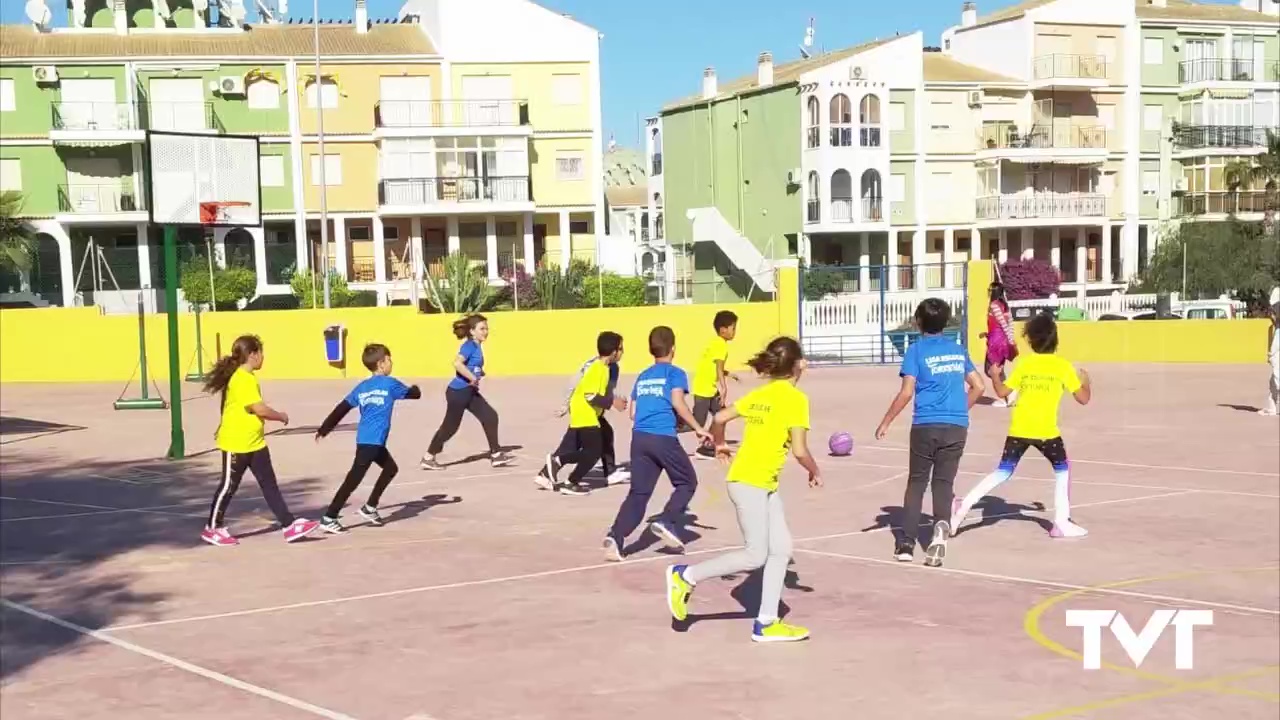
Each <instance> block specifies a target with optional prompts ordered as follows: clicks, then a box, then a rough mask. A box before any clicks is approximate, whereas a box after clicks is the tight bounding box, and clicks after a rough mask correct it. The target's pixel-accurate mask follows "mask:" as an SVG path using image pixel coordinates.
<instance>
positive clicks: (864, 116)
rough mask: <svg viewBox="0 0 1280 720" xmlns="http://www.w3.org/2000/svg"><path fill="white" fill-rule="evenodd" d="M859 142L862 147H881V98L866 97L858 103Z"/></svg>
mask: <svg viewBox="0 0 1280 720" xmlns="http://www.w3.org/2000/svg"><path fill="white" fill-rule="evenodd" d="M858 123H859V124H860V125H862V127H861V129H860V130H859V133H858V141H859V143H860V144H861V145H862V147H880V98H878V97H876V96H875V95H864V96H863V97H862V102H860V103H858Z"/></svg>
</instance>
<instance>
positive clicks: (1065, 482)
mask: <svg viewBox="0 0 1280 720" xmlns="http://www.w3.org/2000/svg"><path fill="white" fill-rule="evenodd" d="M1023 335H1024V336H1025V337H1026V338H1027V343H1028V344H1029V345H1031V350H1032V351H1033V352H1032V354H1031V355H1024V356H1022V357H1020V358H1019V359H1018V360H1017V362H1016V363H1014V366H1013V372H1011V373H1009V379H1008V380H1005V379H1004V378H1003V374H1004V373H1003V370H1002V369H1001V368H999V367H995V366H993V367H992V368H991V382H992V385H993V386H994V387H995V392H996V394H997V395H998V396H1000V397H1001V398H1007V397H1009V395H1011V394H1013V393H1015V392H1016V393H1018V403H1017V404H1016V405H1014V406H1013V411H1012V413H1011V414H1010V416H1009V436H1008V437H1006V438H1005V441H1004V453H1003V454H1002V455H1001V457H1000V464H999V465H998V466H997V467H996V471H995V472H993V473H991V474H990V475H988V476H987V477H986V478H984V479H983V480H982V482H980V483H978V485H977V487H975V488H974V489H972V490H970V491H969V494H968V495H966V496H965V497H964V500H956V505H955V508H953V511H952V513H951V518H952V525H951V528H952V530H951V533H952V534H953V535H954V534H955V533H956V531H957V530H958V529H959V527H960V523H961V522H963V521H964V516H965V515H967V514H968V513H969V510H971V509H972V508H973V506H974V505H975V504H977V502H978V501H979V500H981V499H982V498H983V497H984V496H986V495H988V494H989V493H990V492H991V491H992V490H995V489H996V487H997V486H999V485H1000V484H1001V483H1003V482H1005V481H1006V480H1008V479H1009V478H1011V477H1013V472H1014V470H1016V469H1017V467H1018V461H1020V460H1021V459H1022V456H1023V454H1024V453H1026V451H1027V448H1035V449H1036V450H1039V451H1040V454H1041V455H1043V456H1044V458H1045V459H1046V460H1048V461H1049V463H1050V464H1051V465H1053V477H1054V491H1053V529H1052V530H1050V532H1049V534H1050V536H1052V537H1055V538H1078V537H1084V536H1086V535H1088V534H1089V533H1088V531H1087V530H1085V529H1084V528H1082V527H1080V526H1079V525H1076V524H1075V523H1074V522H1072V521H1071V466H1070V463H1069V462H1068V461H1067V448H1066V445H1064V444H1063V442H1062V432H1061V431H1060V430H1059V429H1058V405H1059V404H1060V402H1061V400H1062V394H1063V392H1064V391H1066V392H1069V393H1071V396H1072V397H1074V398H1075V400H1076V402H1078V403H1080V404H1081V405H1087V404H1089V400H1090V398H1092V397H1093V390H1092V387H1091V384H1090V381H1089V374H1088V373H1086V372H1085V371H1084V369H1083V368H1081V369H1080V370H1078V371H1077V370H1076V368H1075V367H1074V366H1072V364H1071V363H1070V362H1068V361H1066V360H1064V359H1062V358H1060V357H1058V356H1057V355H1055V354H1054V353H1055V352H1057V350H1058V324H1057V323H1056V322H1055V321H1054V319H1053V316H1052V315H1049V314H1047V313H1041V314H1039V315H1036V316H1035V317H1034V318H1032V319H1031V320H1029V321H1028V322H1027V325H1026V328H1024V330H1023Z"/></svg>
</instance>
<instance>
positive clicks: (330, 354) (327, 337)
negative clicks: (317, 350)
mask: <svg viewBox="0 0 1280 720" xmlns="http://www.w3.org/2000/svg"><path fill="white" fill-rule="evenodd" d="M342 334H343V328H342V326H341V325H330V326H329V327H327V328H325V329H324V359H325V361H326V362H330V363H334V364H341V363H342V362H343V359H344V358H343V352H342V351H343V343H342Z"/></svg>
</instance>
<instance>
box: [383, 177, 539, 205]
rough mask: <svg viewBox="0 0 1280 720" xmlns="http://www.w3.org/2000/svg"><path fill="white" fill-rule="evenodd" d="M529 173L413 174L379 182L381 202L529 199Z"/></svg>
mask: <svg viewBox="0 0 1280 720" xmlns="http://www.w3.org/2000/svg"><path fill="white" fill-rule="evenodd" d="M532 198H533V191H532V189H531V188H530V185H529V176H528V175H512V176H505V177H494V176H489V177H483V178H480V177H461V178H411V179H403V180H383V181H382V182H380V183H379V184H378V202H379V204H381V205H432V204H435V203H442V202H447V203H452V202H529V201H530V200H531V199H532Z"/></svg>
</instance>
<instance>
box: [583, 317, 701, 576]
mask: <svg viewBox="0 0 1280 720" xmlns="http://www.w3.org/2000/svg"><path fill="white" fill-rule="evenodd" d="M649 354H650V355H652V356H653V365H651V366H649V368H648V369H646V370H645V371H644V372H642V373H640V375H639V377H637V378H636V384H635V385H634V386H632V388H631V419H632V420H633V421H634V422H635V426H634V427H633V428H632V432H631V473H632V474H631V487H630V488H629V489H628V490H627V497H626V499H624V500H623V501H622V506H621V507H619V508H618V514H617V516H616V517H615V518H614V520H613V526H612V527H611V528H610V529H609V533H608V534H607V535H605V538H604V552H605V557H606V558H607V559H609V560H615V561H618V560H622V552H623V548H624V547H625V546H626V541H627V536H629V535H630V534H631V533H633V532H635V530H636V528H638V527H640V523H641V522H643V521H644V515H645V511H646V509H647V508H648V507H649V498H650V497H651V496H652V495H653V490H654V487H655V486H657V484H658V477H659V476H660V475H662V473H663V472H666V473H667V478H668V479H669V480H670V481H671V488H672V489H671V498H670V499H669V500H667V504H666V507H664V508H663V509H662V514H661V515H659V517H658V519H657V520H655V521H653V522H652V523H650V524H649V529H650V530H652V531H653V533H654V534H655V535H657V536H658V537H659V538H661V539H662V541H663V542H664V543H666V544H667V546H668V547H671V548H676V549H679V548H683V547H684V541H683V540H681V539H680V535H679V534H678V532H677V530H678V519H679V518H680V516H681V515H683V513H684V509H685V508H686V507H688V506H689V503H690V501H692V500H693V494H694V492H696V491H697V488H698V477H697V475H696V474H695V473H694V471H693V463H692V462H690V460H689V455H688V454H687V453H686V452H685V451H684V448H683V447H681V446H680V440H679V438H678V437H677V436H676V421H677V419H682V420H684V421H685V423H686V424H688V425H690V426H692V427H693V431H694V432H695V433H697V434H698V437H699V438H701V437H703V436H704V435H707V433H705V431H703V430H702V428H700V427H697V426H696V425H694V418H693V415H692V413H690V412H689V407H688V405H686V404H685V401H684V396H685V394H686V393H688V392H689V376H688V375H686V374H685V372H684V370H681V369H680V368H678V367H676V366H675V365H673V364H672V360H674V359H675V354H676V334H675V332H673V331H672V330H671V328H669V327H667V326H665V325H659V326H658V327H655V328H654V329H653V330H651V331H649ZM611 367H616V364H615V365H614V366H611Z"/></svg>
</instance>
